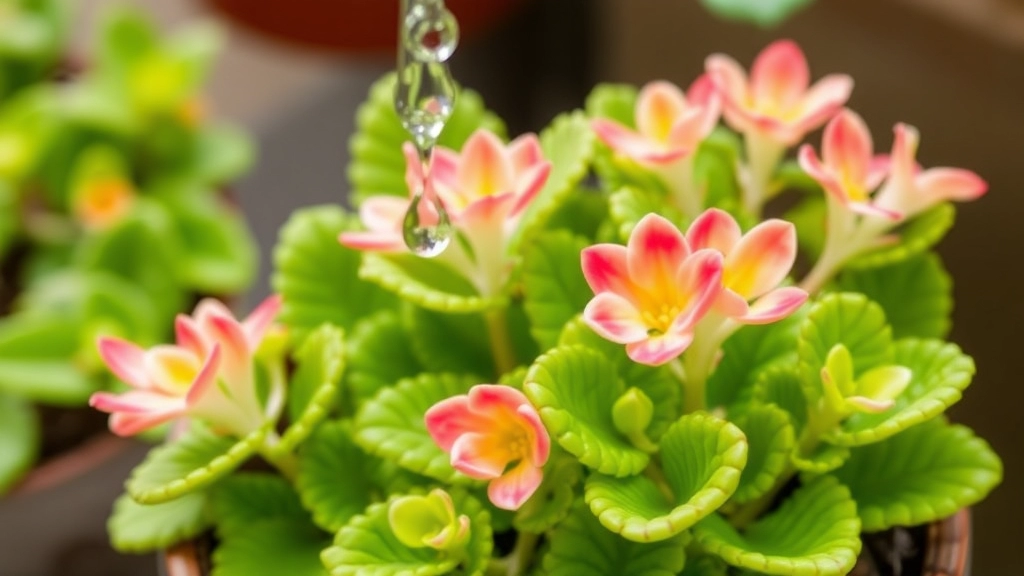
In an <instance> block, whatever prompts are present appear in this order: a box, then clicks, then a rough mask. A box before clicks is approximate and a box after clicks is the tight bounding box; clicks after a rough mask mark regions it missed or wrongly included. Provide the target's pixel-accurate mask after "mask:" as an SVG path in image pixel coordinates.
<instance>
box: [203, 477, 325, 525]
mask: <svg viewBox="0 0 1024 576" xmlns="http://www.w3.org/2000/svg"><path fill="white" fill-rule="evenodd" d="M209 494H210V509H211V511H212V513H213V517H214V518H215V519H216V523H217V534H218V536H220V538H222V539H224V538H230V537H233V536H235V535H236V534H241V535H244V534H245V533H246V532H247V531H248V530H249V528H251V527H252V526H253V525H254V524H256V523H259V522H263V521H266V520H292V521H295V522H299V523H302V522H304V523H306V524H308V523H309V513H308V512H306V510H305V509H304V508H303V507H302V503H301V502H299V498H298V496H297V495H296V494H295V490H294V489H292V486H291V485H290V484H289V483H288V481H287V480H285V479H284V478H282V477H280V476H278V475H276V474H269V473H264V472H240V473H238V474H234V475H232V476H231V477H229V478H225V479H224V481H223V482H221V483H220V484H218V485H217V486H216V487H215V488H213V489H212V490H211V491H210V492H209Z"/></svg>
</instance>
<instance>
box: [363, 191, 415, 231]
mask: <svg viewBox="0 0 1024 576" xmlns="http://www.w3.org/2000/svg"><path fill="white" fill-rule="evenodd" d="M408 209H409V200H407V199H405V198H399V197H397V196H371V197H369V198H367V199H366V200H365V201H363V203H362V204H361V205H360V206H359V219H360V220H361V221H362V223H363V226H365V227H366V229H367V230H369V231H371V232H397V231H398V230H401V227H402V219H404V218H405V212H406V210H408Z"/></svg>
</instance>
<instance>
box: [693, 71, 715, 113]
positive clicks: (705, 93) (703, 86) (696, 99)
mask: <svg viewBox="0 0 1024 576" xmlns="http://www.w3.org/2000/svg"><path fill="white" fill-rule="evenodd" d="M721 100H722V98H721V96H719V95H718V89H717V88H716V87H715V81H714V80H712V79H711V75H710V74H708V73H704V74H701V75H700V76H698V77H697V79H696V80H694V81H693V83H692V84H690V87H689V88H687V89H686V104H687V105H688V106H709V105H711V106H720V104H721Z"/></svg>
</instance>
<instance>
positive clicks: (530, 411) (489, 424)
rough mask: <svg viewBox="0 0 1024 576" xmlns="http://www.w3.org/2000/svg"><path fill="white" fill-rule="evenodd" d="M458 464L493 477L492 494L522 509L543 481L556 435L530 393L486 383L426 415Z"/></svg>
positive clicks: (469, 472)
mask: <svg viewBox="0 0 1024 576" xmlns="http://www.w3.org/2000/svg"><path fill="white" fill-rule="evenodd" d="M424 420H425V422H426V426H427V430H428V431H429V432H430V436H431V437H432V438H433V439H434V442H436V443H437V445H438V446H440V447H441V449H442V450H444V451H445V452H449V453H450V454H451V464H452V467H453V468H455V469H456V470H458V471H459V472H462V473H463V474H465V475H467V476H469V477H471V478H476V479H478V480H490V481H491V482H490V484H489V485H488V487H487V495H488V497H489V498H490V500H491V502H493V503H494V505H495V506H497V507H499V508H503V509H505V510H517V509H518V508H519V507H520V506H522V505H523V503H524V502H526V500H527V499H529V498H530V496H531V495H532V494H533V493H534V492H535V491H536V490H537V487H538V486H540V483H541V480H542V477H543V471H542V468H543V466H544V464H545V463H546V462H547V460H548V455H549V453H550V451H551V439H550V437H549V436H548V432H547V430H545V429H544V425H543V423H541V420H540V415H539V414H537V410H536V409H535V408H534V407H533V405H531V404H530V401H529V400H527V398H526V396H525V395H524V394H523V393H522V392H520V391H518V390H516V389H515V388H511V387H509V386H501V385H497V384H480V385H477V386H474V387H473V388H471V389H470V390H469V393H468V394H464V395H461V396H453V397H451V398H448V399H446V400H442V401H441V402H438V403H437V404H435V405H434V406H432V407H431V408H430V409H429V410H428V411H427V414H426V416H425V418H424Z"/></svg>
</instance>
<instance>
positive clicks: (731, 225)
mask: <svg viewBox="0 0 1024 576" xmlns="http://www.w3.org/2000/svg"><path fill="white" fill-rule="evenodd" d="M742 237H743V231H742V230H740V225H739V224H737V223H736V220H735V219H734V218H733V217H732V215H731V214H729V213H728V212H726V211H724V210H719V209H718V208H711V209H709V210H706V211H705V212H704V213H703V214H701V215H700V216H698V217H697V219H696V220H694V221H693V223H692V224H690V229H689V230H687V231H686V240H687V241H689V243H690V248H692V249H693V250H703V249H705V248H711V249H712V250H718V251H719V252H721V253H722V255H723V256H728V255H729V253H730V252H732V250H733V248H735V247H736V244H737V243H738V242H739V241H740V238H742Z"/></svg>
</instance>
